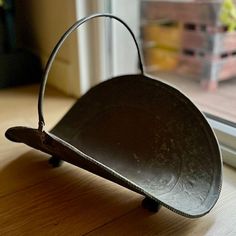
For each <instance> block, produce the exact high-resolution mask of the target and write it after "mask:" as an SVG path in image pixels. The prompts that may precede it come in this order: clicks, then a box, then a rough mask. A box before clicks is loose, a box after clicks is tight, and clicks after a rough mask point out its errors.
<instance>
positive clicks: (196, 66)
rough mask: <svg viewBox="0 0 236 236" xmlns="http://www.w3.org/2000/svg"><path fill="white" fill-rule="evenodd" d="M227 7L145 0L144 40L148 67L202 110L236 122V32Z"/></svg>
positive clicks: (142, 30)
mask: <svg viewBox="0 0 236 236" xmlns="http://www.w3.org/2000/svg"><path fill="white" fill-rule="evenodd" d="M223 8H224V4H223V3H221V4H220V3H219V2H218V3H217V2H213V1H212V2H210V1H208V2H203V1H201V2H197V1H193V2H178V1H174V2H170V1H169V2H166V1H142V2H141V5H140V19H141V20H140V42H141V48H142V51H143V57H144V63H145V71H146V72H147V73H149V74H151V75H152V76H154V77H158V78H159V79H160V80H163V81H164V82H167V83H170V84H172V85H173V86H175V87H177V88H179V89H180V90H181V91H183V92H184V93H185V94H186V95H188V96H189V97H190V98H191V99H192V100H193V101H194V102H195V103H196V104H197V106H198V107H199V108H200V109H201V110H202V111H204V112H206V113H210V114H213V115H215V116H217V117H221V118H223V119H225V120H228V121H230V122H232V123H236V32H235V26H232V22H228V23H227V22H225V21H224V20H223V17H222V16H221V11H222V9H223ZM235 9H236V7H235Z"/></svg>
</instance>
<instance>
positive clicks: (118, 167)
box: [6, 14, 222, 218]
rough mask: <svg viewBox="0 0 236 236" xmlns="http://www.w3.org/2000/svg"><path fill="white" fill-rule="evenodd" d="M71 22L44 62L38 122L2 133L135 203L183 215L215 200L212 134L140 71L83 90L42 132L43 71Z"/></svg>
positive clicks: (216, 154)
mask: <svg viewBox="0 0 236 236" xmlns="http://www.w3.org/2000/svg"><path fill="white" fill-rule="evenodd" d="M102 16H105V17H110V18H113V19H116V20H118V21H119V22H121V23H123V24H124V25H125V26H126V27H127V29H128V30H129V32H130V33H131V34H132V31H131V30H130V29H129V28H128V26H127V25H126V24H125V23H124V22H123V21H122V20H120V19H119V18H117V17H115V16H112V15H109V14H97V15H92V16H90V17H87V18H83V19H82V20H80V21H78V22H76V23H75V24H74V25H73V26H72V27H71V28H70V29H69V30H68V31H67V32H66V33H65V34H64V35H63V36H62V38H61V40H60V41H59V42H58V44H57V45H56V47H55V48H54V50H53V52H52V54H51V56H50V58H49V61H48V63H47V66H46V69H45V74H44V79H43V81H42V85H41V89H40V93H39V106H38V111H39V128H38V129H33V128H27V127H13V128H10V129H8V130H7V132H6V137H7V138H8V139H10V140H12V141H15V142H22V143H25V144H27V145H29V146H31V147H33V148H35V149H39V150H41V151H43V152H46V153H48V154H50V155H52V156H53V158H52V159H51V160H50V163H51V164H52V165H53V166H58V165H59V164H60V161H61V160H64V161H67V162H69V163H71V164H74V165H76V166H78V167H81V168H83V169H86V170H88V171H90V172H92V173H94V174H96V175H99V176H102V177H104V178H106V179H108V180H111V181H113V182H115V183H117V184H119V185H122V186H124V187H126V188H128V189H131V190H133V191H135V192H137V193H140V194H142V195H144V196H145V200H144V201H143V206H144V207H145V208H147V209H149V210H152V211H157V210H158V209H159V207H160V205H163V206H165V207H167V208H169V209H171V210H172V211H174V212H176V213H178V214H181V215H184V216H186V217H192V218H193V217H200V216H203V215H205V214H206V213H208V212H209V211H210V210H211V208H212V207H213V206H214V205H215V203H216V201H217V199H218V197H219V194H220V189H221V181H222V163H221V155H220V151H219V147H218V143H217V141H216V138H215V135H214V133H213V131H212V129H211V128H210V126H209V124H208V123H207V121H206V119H205V118H204V116H203V115H202V113H201V112H200V111H199V110H198V109H197V108H196V107H195V105H194V104H193V103H192V102H191V101H190V100H189V99H188V98H187V97H186V96H185V95H183V94H182V93H181V92H179V91H178V90H176V89H175V88H173V87H171V86H169V85H167V84H165V83H162V82H160V81H158V80H156V79H152V78H150V77H148V76H146V75H145V74H144V73H143V69H142V68H143V67H142V61H141V57H140V53H139V48H138V45H137V42H136V40H135V38H134V35H133V34H132V36H133V38H134V40H135V43H136V46H137V50H138V55H139V62H140V68H141V74H136V75H124V76H120V77H115V78H112V79H109V80H107V81H105V82H103V83H100V84H99V85H97V86H95V87H93V88H92V89H90V90H89V91H88V92H87V93H86V94H85V95H84V96H82V97H81V98H80V99H78V101H77V102H76V103H75V104H74V106H73V107H72V108H71V109H70V110H69V112H68V113H67V114H65V116H64V117H63V118H62V119H61V121H59V123H58V124H57V125H56V126H55V127H54V128H53V129H52V130H51V131H50V132H47V131H45V130H44V129H43V126H44V118H43V112H42V101H43V97H44V90H45V85H46V81H47V76H48V72H49V70H50V67H51V64H52V62H53V60H54V58H55V56H56V53H57V52H58V50H59V48H60V46H61V45H62V43H63V42H64V40H65V39H66V38H67V36H68V35H69V34H70V33H71V32H72V31H74V30H75V29H76V28H77V27H78V26H80V25H81V24H82V23H84V22H85V21H87V20H89V19H92V18H95V17H102Z"/></svg>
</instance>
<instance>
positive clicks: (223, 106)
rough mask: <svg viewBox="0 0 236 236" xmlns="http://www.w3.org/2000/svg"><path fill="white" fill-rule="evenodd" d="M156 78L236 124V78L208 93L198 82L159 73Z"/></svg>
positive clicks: (203, 108)
mask: <svg viewBox="0 0 236 236" xmlns="http://www.w3.org/2000/svg"><path fill="white" fill-rule="evenodd" d="M155 76H157V77H158V78H161V79H162V80H163V81H164V82H165V81H166V82H168V83H169V84H171V85H174V86H175V87H177V88H178V89H180V90H181V91H182V92H184V93H185V94H186V95H187V96H188V97H190V98H191V100H192V101H193V102H194V103H195V104H196V105H197V106H198V107H199V108H200V109H201V110H202V111H205V112H208V113H210V114H214V115H216V116H219V117H222V118H224V119H226V120H229V121H231V122H234V123H236V78H233V79H231V80H227V81H221V82H220V83H219V86H218V89H217V90H216V91H214V92H207V91H205V90H203V89H202V88H201V87H200V83H199V81H198V80H194V79H192V78H187V77H184V76H179V75H174V74H169V73H164V72H162V73H161V72H158V73H155Z"/></svg>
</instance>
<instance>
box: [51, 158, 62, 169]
mask: <svg viewBox="0 0 236 236" xmlns="http://www.w3.org/2000/svg"><path fill="white" fill-rule="evenodd" d="M48 163H49V164H50V165H51V166H52V167H59V166H61V164H62V160H61V159H60V158H58V157H56V156H52V157H51V158H50V159H49V161H48Z"/></svg>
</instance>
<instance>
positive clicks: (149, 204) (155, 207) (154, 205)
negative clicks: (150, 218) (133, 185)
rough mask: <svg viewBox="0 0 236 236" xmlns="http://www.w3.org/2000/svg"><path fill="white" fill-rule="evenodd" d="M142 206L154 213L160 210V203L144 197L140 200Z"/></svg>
mask: <svg viewBox="0 0 236 236" xmlns="http://www.w3.org/2000/svg"><path fill="white" fill-rule="evenodd" d="M142 207H143V208H145V209H147V210H149V211H150V212H153V213H156V212H158V211H159V210H160V208H161V205H160V203H158V202H156V201H154V200H152V199H150V198H148V197H145V198H144V199H143V201H142Z"/></svg>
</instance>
